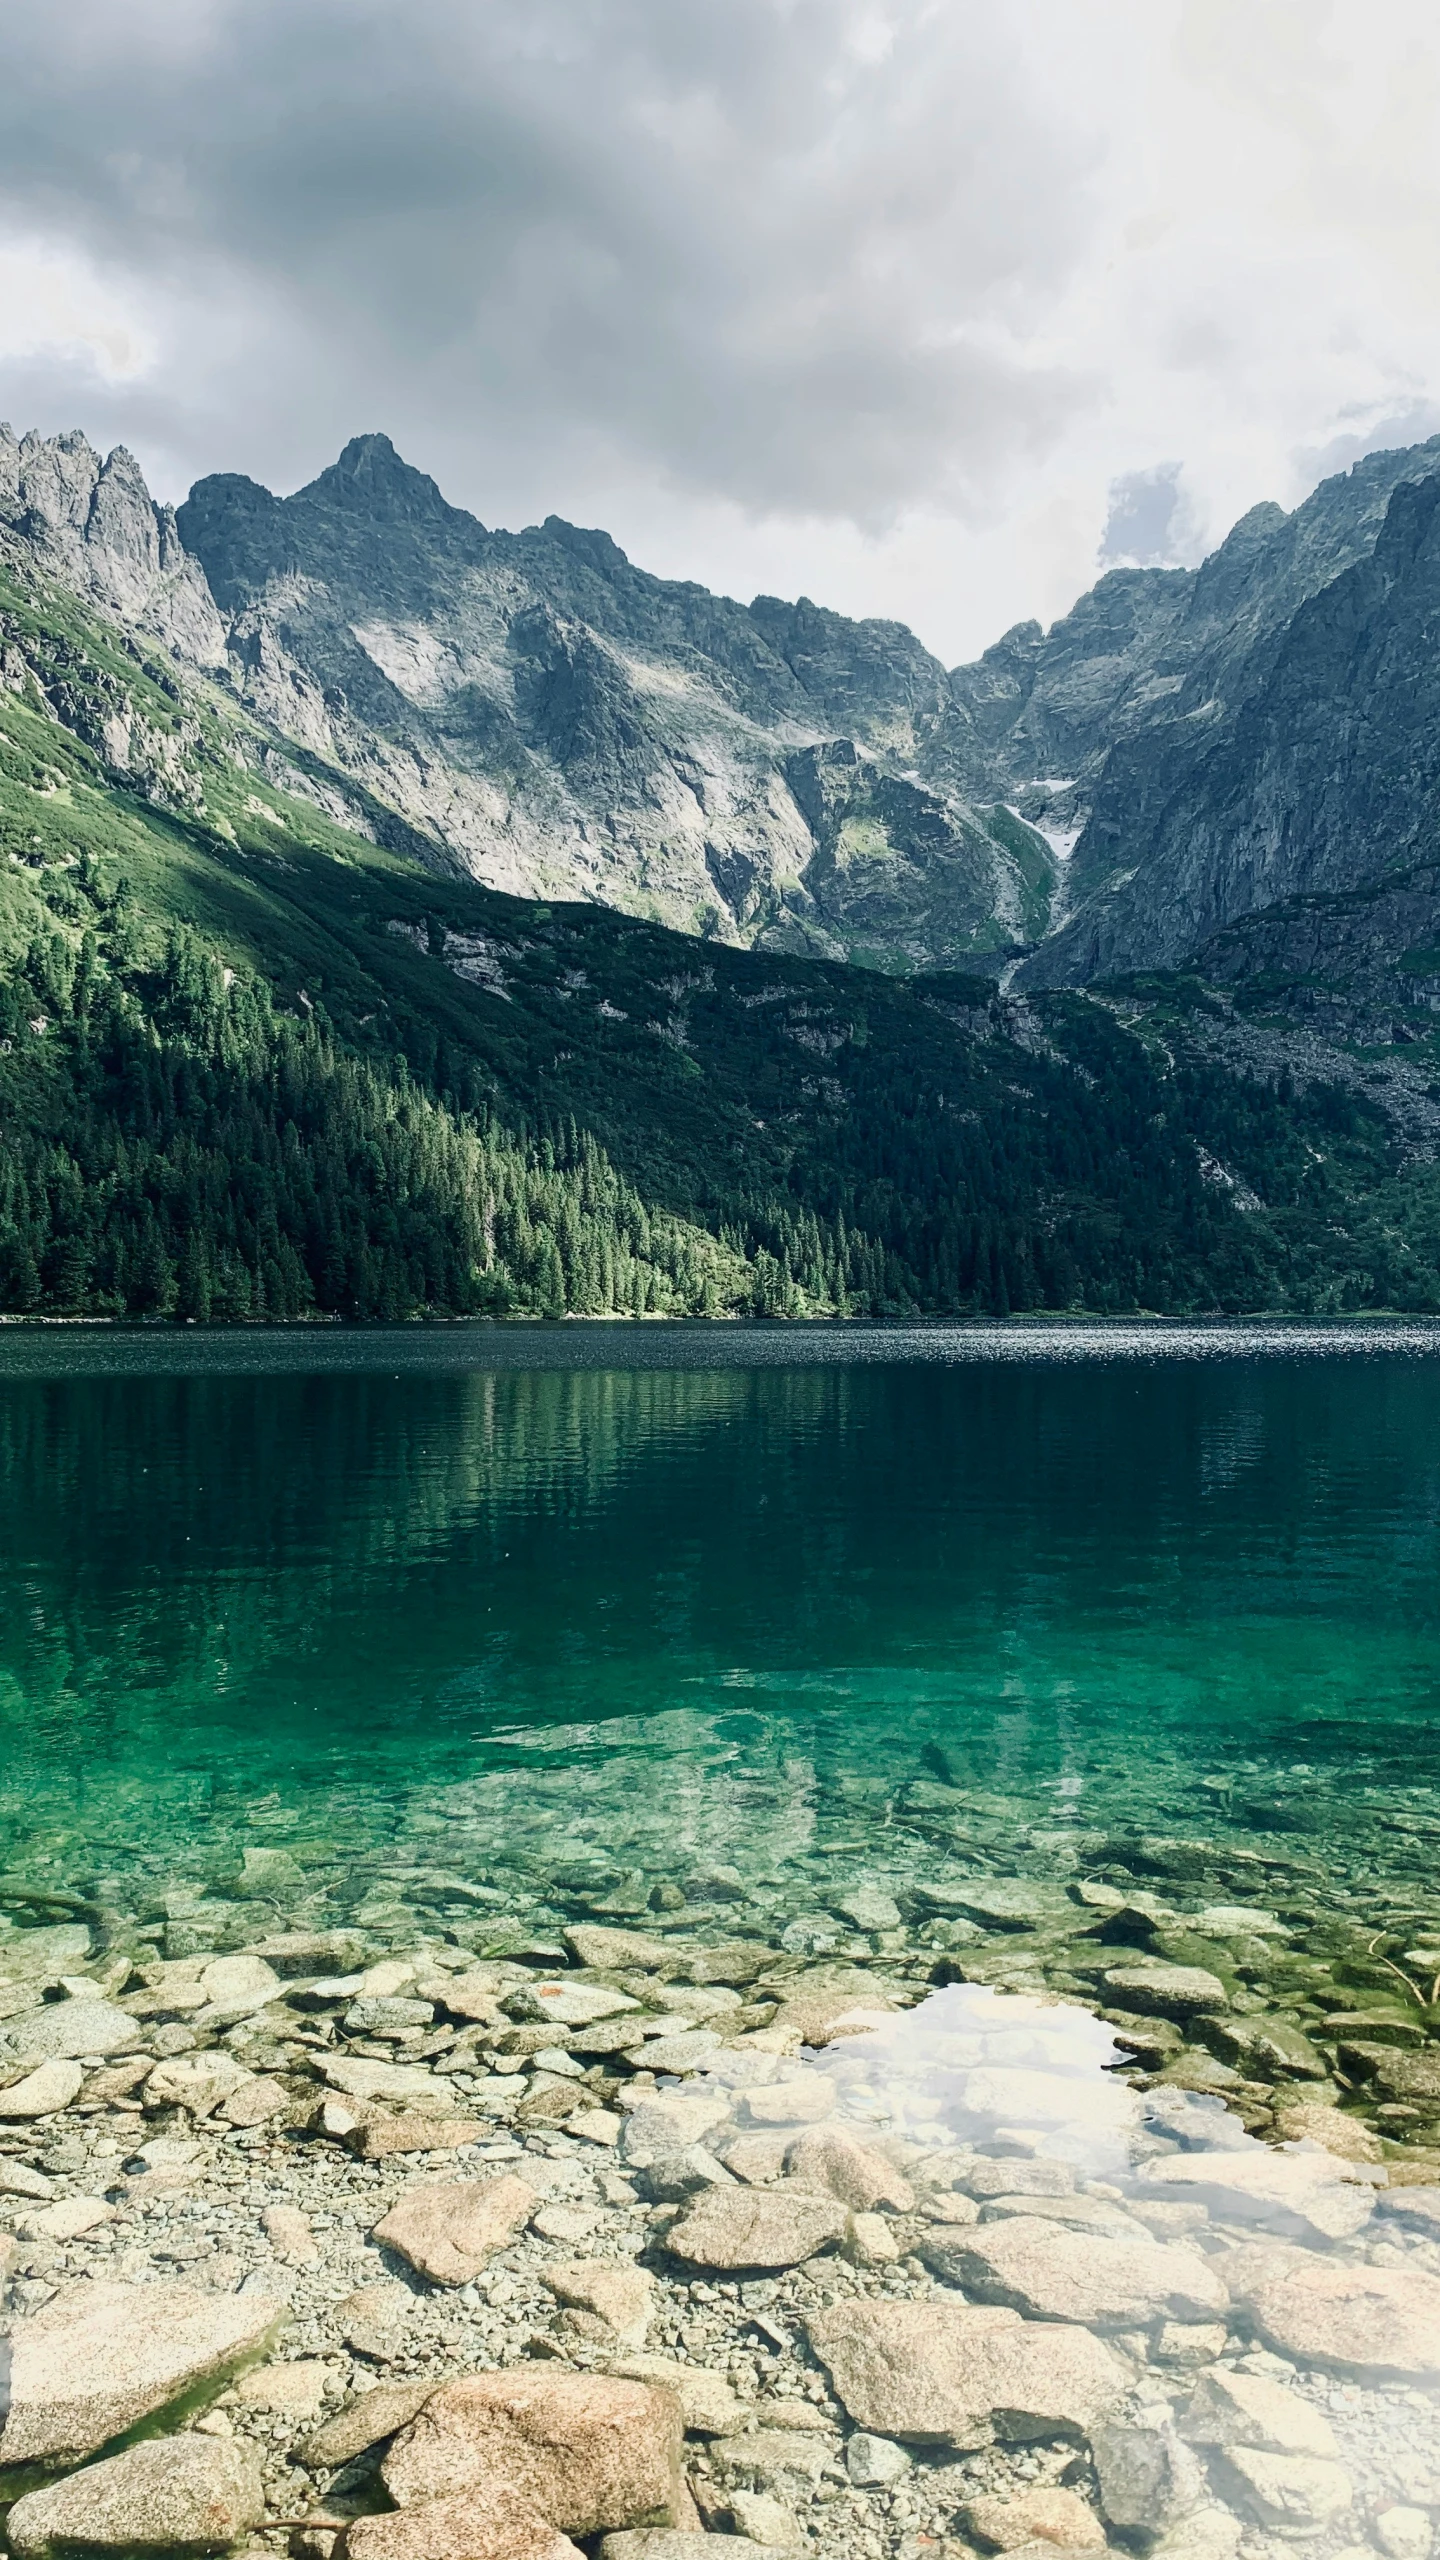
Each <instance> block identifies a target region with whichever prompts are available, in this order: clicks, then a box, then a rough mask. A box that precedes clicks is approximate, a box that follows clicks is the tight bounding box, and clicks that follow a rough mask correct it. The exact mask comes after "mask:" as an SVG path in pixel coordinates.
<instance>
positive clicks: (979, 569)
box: [0, 0, 1440, 660]
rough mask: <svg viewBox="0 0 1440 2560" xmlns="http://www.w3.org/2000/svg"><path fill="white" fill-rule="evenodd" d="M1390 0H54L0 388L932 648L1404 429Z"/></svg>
mask: <svg viewBox="0 0 1440 2560" xmlns="http://www.w3.org/2000/svg"><path fill="white" fill-rule="evenodd" d="M1437 270H1440V22H1437V19H1436V16H1435V13H1434V11H1433V8H1431V7H1430V6H1428V5H1423V0H1366V5H1365V6H1364V7H1363V8H1362V7H1360V6H1358V5H1357V0H1001V5H999V6H997V5H996V0H66V5H65V6H64V7H63V8H51V9H25V10H21V9H11V10H9V11H7V12H5V13H4V17H3V21H0V416H3V415H8V416H9V417H11V418H12V419H13V421H14V423H15V424H16V426H17V427H25V426H31V425H34V426H39V427H41V428H43V429H45V430H46V431H54V430H55V429H57V428H61V427H66V426H71V425H80V426H83V427H84V428H85V429H86V431H87V432H88V434H89V435H90V436H91V438H92V440H93V441H95V442H96V443H98V444H101V445H108V444H111V443H115V442H120V441H123V442H125V443H127V444H129V445H131V446H132V447H133V448H134V449H135V451H136V452H137V453H138V454H139V455H140V458H141V460H142V462H143V463H144V465H145V467H146V469H147V472H148V473H149V475H150V478H151V481H152V485H153V486H154V487H155V488H156V489H157V490H158V491H160V492H161V493H163V494H165V495H168V496H173V497H179V496H181V495H183V493H184V491H185V489H186V488H187V487H188V486H189V483H190V481H191V480H192V478H194V477H196V476H197V475H198V474H200V473H201V472H204V471H209V470H230V471H248V472H250V473H252V474H253V475H254V476H255V477H256V478H258V479H262V480H265V481H267V482H268V483H269V484H270V485H271V486H272V487H275V488H281V489H289V488H293V487H295V486H297V485H298V484H299V483H300V482H302V481H303V480H305V479H307V478H309V477H311V476H312V475H313V473H314V472H315V471H317V470H318V469H320V468H321V467H322V466H323V465H324V464H325V463H326V462H327V461H330V460H332V459H333V457H334V455H335V453H336V451H337V450H338V448H339V446H340V445H341V444H342V443H343V442H344V440H345V439H346V437H347V436H349V435H352V434H354V433H356V432H357V431H359V430H362V429H367V428H373V427H382V428H384V429H386V430H387V431H388V432H389V433H390V434H391V435H392V436H393V437H394V438H395V440H396V442H397V444H398V445H399V446H400V448H401V450H402V452H404V453H405V454H406V455H407V457H408V458H409V459H410V460H412V461H414V462H416V463H419V464H420V465H422V466H423V467H424V468H425V469H427V470H429V471H432V472H433V473H434V474H435V475H436V477H437V478H438V479H439V480H440V482H441V484H442V486H443V487H444V488H445V490H446V492H447V494H448V495H449V496H451V497H452V498H455V499H456V500H458V501H460V502H462V503H464V504H466V505H468V506H471V507H473V508H474V509H475V511H476V513H477V514H479V515H481V516H482V517H484V518H485V520H486V521H487V522H489V523H492V524H509V525H519V524H524V523H528V522H533V521H534V520H535V519H537V518H538V517H540V516H543V515H545V514H548V513H550V512H552V511H553V512H556V513H559V514H562V515H566V516H569V517H572V518H574V519H576V520H577V521H579V522H581V523H590V524H603V525H605V526H607V527H608V528H609V529H610V530H611V531H612V532H613V533H614V534H615V535H616V537H617V538H618V539H619V540H620V541H621V542H623V543H624V545H625V547H626V549H627V550H629V551H630V552H631V553H632V554H633V555H634V556H635V557H636V558H637V559H639V560H640V561H642V562H643V563H644V564H645V565H647V566H648V567H651V568H654V569H657V570H660V571H662V572H665V573H667V574H670V575H675V576H688V577H697V578H700V579H703V580H704V581H705V582H706V583H707V584H708V585H711V586H716V587H721V588H724V589H725V590H727V591H728V592H730V593H732V594H736V595H740V596H744V597H748V596H750V595H752V594H753V593H755V592H756V591H757V590H758V589H768V590H770V591H772V592H778V593H784V594H793V593H797V592H802V591H803V592H806V593H809V594H811V595H813V596H815V597H817V598H819V599H821V600H822V601H824V602H826V603H830V604H834V605H837V606H839V607H841V608H842V609H844V610H847V611H850V612H855V613H884V614H894V615H898V616H900V617H902V618H903V619H904V620H906V621H908V622H911V623H912V624H914V626H915V627H916V628H917V629H918V630H919V631H920V633H921V634H922V636H923V637H924V638H925V639H926V640H927V641H928V642H929V643H930V645H931V646H932V647H934V648H936V649H938V650H940V651H941V652H942V654H944V655H945V656H946V657H947V658H948V659H952V660H953V659H956V658H959V657H962V656H968V655H970V654H972V653H974V652H975V651H977V650H978V649H980V648H981V647H983V646H984V645H985V643H986V642H987V641H989V640H990V639H993V638H994V637H995V636H996V635H997V634H998V633H999V632H1000V631H1001V630H1002V629H1003V628H1005V627H1006V626H1007V625H1008V624H1009V623H1011V622H1013V621H1016V620H1018V619H1019V618H1021V617H1022V616H1025V615H1029V614H1036V615H1038V616H1039V617H1040V618H1041V619H1042V620H1048V619H1050V618H1051V617H1052V616H1053V615H1055V614H1056V613H1058V612H1060V611H1063V609H1064V608H1065V607H1066V606H1067V605H1068V604H1069V602H1070V601H1071V600H1072V598H1073V596H1074V595H1075V594H1076V593H1077V591H1078V590H1080V589H1081V588H1083V587H1084V586H1086V585H1088V584H1089V583H1090V581H1091V579H1092V578H1093V577H1094V575H1095V574H1096V570H1097V566H1098V565H1100V564H1102V563H1103V562H1104V561H1106V560H1107V559H1126V558H1144V559H1152V558H1159V559H1191V558H1194V557H1197V556H1199V554H1200V553H1201V552H1202V551H1203V550H1204V549H1205V548H1206V547H1207V546H1208V544H1210V543H1211V542H1213V541H1214V540H1215V539H1217V538H1218V536H1219V535H1220V534H1221V533H1223V531H1224V530H1225V528H1226V527H1227V525H1228V524H1229V523H1231V522H1232V521H1233V519H1234V518H1235V517H1236V516H1237V515H1238V514H1240V513H1242V512H1243V511H1244V509H1245V508H1246V507H1247V506H1249V505H1251V504H1252V503H1253V502H1254V501H1255V500H1256V499H1258V498H1262V497H1275V498H1279V499H1280V500H1281V501H1282V502H1283V503H1286V504H1293V503H1294V502H1295V501H1296V500H1297V499H1298V498H1300V497H1301V496H1303V495H1304V494H1305V492H1306V490H1307V489H1309V488H1310V487H1311V486H1313V484H1314V482H1315V480H1316V479H1317V478H1319V477H1320V476H1321V475H1322V473H1323V472H1324V471H1326V470H1332V469H1336V468H1341V467H1343V466H1344V464H1345V463H1346V462H1348V461H1349V460H1351V459H1352V458H1353V457H1354V456H1355V455H1356V454H1357V453H1359V452H1362V451H1364V450H1366V449H1367V448H1368V447H1370V446H1372V445H1375V444H1377V443H1406V442H1411V441H1414V440H1415V439H1416V438H1417V437H1419V436H1422V435H1428V434H1432V433H1434V432H1435V431H1436V430H1437V428H1440V272H1437Z"/></svg>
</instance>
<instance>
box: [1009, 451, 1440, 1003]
mask: <svg viewBox="0 0 1440 2560" xmlns="http://www.w3.org/2000/svg"><path fill="white" fill-rule="evenodd" d="M1437 493H1440V439H1435V440H1433V441H1432V442H1431V443H1430V444H1428V445H1420V446H1417V447H1415V448H1414V449H1413V450H1412V451H1410V452H1407V453H1400V454H1372V455H1370V456H1369V457H1368V458H1367V459H1366V461H1364V462H1361V463H1357V464H1356V465H1355V467H1354V469H1353V470H1352V471H1351V472H1350V473H1348V474H1347V475H1345V476H1344V477H1343V478H1341V479H1338V480H1334V481H1326V482H1325V483H1324V484H1323V485H1322V486H1321V488H1319V489H1318V490H1317V491H1316V492H1315V494H1314V496H1313V497H1312V498H1311V499H1309V500H1308V501H1307V502H1306V504H1305V505H1304V506H1303V507H1300V508H1298V509H1297V510H1296V512H1295V513H1294V514H1293V515H1291V516H1283V515H1281V514H1280V511H1279V510H1278V509H1273V508H1271V509H1260V508H1257V509H1256V510H1255V511H1254V512H1253V514H1252V515H1250V516H1247V517H1246V518H1244V519H1243V521H1242V522H1241V524H1239V525H1237V526H1236V528H1235V530H1234V532H1233V533H1232V534H1231V535H1230V536H1229V537H1228V539H1227V541H1226V542H1225V543H1223V544H1222V545H1221V547H1220V549H1219V551H1217V552H1216V553H1214V554H1213V555H1212V557H1211V558H1210V559H1209V560H1207V561H1206V562H1205V564H1204V566H1203V567H1202V568H1201V569H1199V570H1198V571H1196V572H1195V573H1194V576H1193V578H1191V579H1190V580H1189V583H1188V586H1187V587H1186V589H1185V590H1184V592H1183V594H1182V593H1181V591H1180V590H1179V589H1178V588H1177V589H1176V590H1175V591H1174V592H1175V597H1176V604H1177V609H1176V611H1175V614H1174V618H1173V620H1172V621H1171V622H1170V624H1169V625H1168V627H1167V628H1166V629H1165V630H1164V632H1163V634H1161V635H1160V636H1159V637H1158V640H1157V639H1156V636H1155V628H1154V615H1155V603H1154V598H1153V596H1152V601H1151V607H1150V611H1151V616H1152V620H1151V625H1150V637H1149V639H1148V640H1147V641H1146V642H1145V644H1144V645H1143V646H1142V647H1141V648H1140V649H1139V650H1138V652H1137V653H1136V654H1137V661H1138V663H1137V665H1136V668H1135V669H1134V671H1133V672H1132V673H1131V674H1130V676H1129V677H1128V679H1127V686H1126V689H1125V690H1124V692H1123V693H1122V694H1121V695H1119V696H1118V697H1117V699H1116V700H1115V701H1113V702H1111V703H1109V704H1107V705H1106V706H1105V709H1104V712H1103V716H1102V717H1101V719H1100V720H1099V721H1098V722H1097V724H1096V727H1095V729H1094V731H1093V732H1092V734H1091V739H1090V743H1089V746H1088V750H1085V752H1088V755H1089V768H1088V778H1084V779H1083V780H1082V784H1081V787H1080V789H1079V790H1078V791H1077V792H1075V793H1072V794H1071V795H1070V801H1069V803H1068V804H1067V805H1068V806H1070V807H1071V808H1075V807H1076V804H1077V803H1078V809H1077V810H1076V814H1081V815H1083V816H1084V819H1085V823H1084V827H1083V832H1082V833H1081V834H1080V837H1079V841H1078V843H1077V844H1076V847H1075V851H1074V854H1073V857H1072V859H1071V863H1070V866H1069V874H1068V877H1067V881H1066V892H1065V895H1066V906H1067V919H1066V921H1065V923H1064V926H1063V929H1062V930H1060V931H1058V932H1056V933H1055V934H1054V935H1053V936H1052V937H1051V938H1050V939H1048V940H1047V941H1046V942H1045V944H1044V946H1043V947H1042V949H1041V950H1040V951H1039V952H1038V953H1037V954H1036V955H1035V957H1034V958H1033V959H1031V960H1030V961H1029V962H1027V964H1026V966H1025V969H1024V972H1023V974H1024V976H1025V978H1026V980H1027V982H1028V983H1031V984H1034V985H1062V984H1072V985H1073V984H1085V983H1088V982H1090V981H1092V980H1094V979H1095V978H1097V977H1103V976H1106V975H1109V974H1113V973H1114V972H1116V971H1123V970H1127V969H1136V968H1163V967H1170V966H1174V965H1175V964H1176V963H1177V962H1180V961H1182V960H1186V959H1188V958H1190V957H1191V956H1193V955H1194V954H1195V953H1196V952H1197V951H1199V950H1200V948H1201V947H1202V945H1203V944H1204V943H1205V942H1206V941H1207V940H1208V938H1209V937H1210V936H1211V935H1212V934H1214V933H1216V932H1217V931H1219V930H1221V929H1222V928H1224V927H1227V926H1229V925H1231V924H1233V923H1235V922H1236V921H1237V920H1239V919H1240V918H1242V917H1244V916H1246V915H1250V914H1254V913H1256V912H1258V911H1259V910H1260V909H1262V908H1265V907H1268V906H1269V905H1271V904H1272V903H1273V902H1274V901H1276V900H1278V899H1285V898H1289V897H1292V896H1295V895H1311V894H1314V893H1317V892H1325V891H1329V890H1334V889H1350V888H1355V887H1358V886H1359V885H1360V884H1361V883H1362V882H1364V881H1366V880H1374V879H1376V878H1378V877H1379V876H1380V875H1381V874H1382V873H1383V872H1385V871H1386V870H1388V869H1389V868H1391V867H1392V866H1393V865H1395V864H1396V863H1403V862H1405V861H1408V860H1411V859H1413V857H1414V855H1415V853H1416V852H1417V850H1419V849H1420V832H1421V831H1423V826H1424V808H1425V803H1426V799H1427V795H1428V793H1429V792H1430V790H1431V788H1432V782H1433V770H1434V758H1433V754H1432V751H1431V749H1430V746H1429V736H1430V731H1431V722H1432V707H1433V706H1432V704H1431V701H1430V692H1429V688H1430V670H1431V664H1432V659H1433V637H1432V634H1431V632H1430V628H1429V620H1428V617H1429V613H1430V602H1429V599H1430V598H1431V597H1433V595H1434V593H1435V574H1436V563H1437V553H1436V550H1435V547H1434V545H1433V540H1432V536H1431V532H1430V527H1431V523H1432V519H1433V514H1434V506H1435V500H1436V495H1437ZM1165 574H1173V573H1156V572H1140V573H1137V575H1138V576H1139V577H1140V578H1142V579H1143V578H1150V577H1154V576H1157V575H1165ZM1103 583H1104V582H1102V584H1103ZM1095 592H1096V596H1097V597H1098V596H1099V594H1100V593H1101V590H1100V589H1097V590H1096V591H1095ZM1091 601H1093V600H1091ZM1061 628H1062V627H1061V626H1057V633H1058V632H1059V631H1060V629H1061ZM1056 636H1057V635H1056V634H1055V633H1052V634H1051V635H1050V642H1048V643H1047V644H1046V645H1047V649H1048V648H1049V646H1050V645H1051V643H1054V641H1055V640H1056ZM1103 663H1104V662H1103V661H1102V665H1103ZM1077 742H1078V736H1077ZM1021 805H1022V806H1028V805H1030V804H1029V803H1028V802H1026V801H1025V800H1024V799H1023V797H1022V800H1021Z"/></svg>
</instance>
